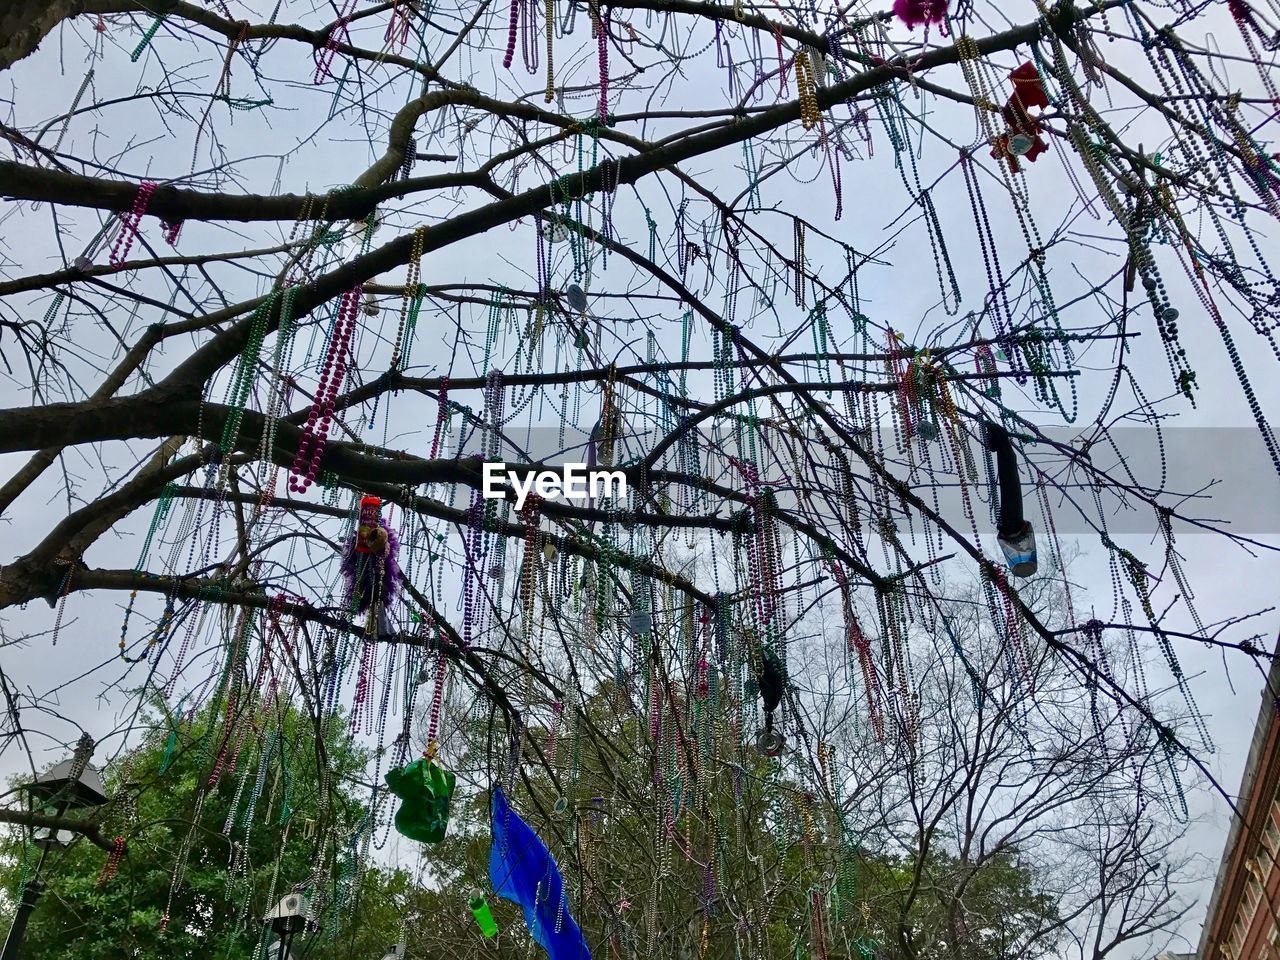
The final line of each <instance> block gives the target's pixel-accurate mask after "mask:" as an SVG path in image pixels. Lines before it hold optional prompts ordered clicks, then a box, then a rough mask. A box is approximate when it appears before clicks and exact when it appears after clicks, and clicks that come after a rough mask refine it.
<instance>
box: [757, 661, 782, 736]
mask: <svg viewBox="0 0 1280 960" xmlns="http://www.w3.org/2000/svg"><path fill="white" fill-rule="evenodd" d="M756 683H757V684H758V685H759V688H760V700H761V702H762V703H763V704H764V729H763V730H761V731H760V734H759V736H757V737H756V749H757V750H759V751H760V752H761V753H763V754H764V755H765V756H766V757H776V756H777V755H778V754H780V753H782V748H783V747H784V746H786V740H785V739H784V738H783V736H782V734H781V733H779V732H778V731H776V730H774V729H773V714H774V711H775V710H777V709H778V706H779V704H781V703H782V695H783V693H784V692H785V690H786V681H785V680H784V679H783V675H782V664H780V663H779V662H778V658H777V657H776V656H775V655H774V653H773V651H772V650H763V651H761V654H760V674H759V676H757V677H756Z"/></svg>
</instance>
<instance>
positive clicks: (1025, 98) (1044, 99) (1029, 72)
mask: <svg viewBox="0 0 1280 960" xmlns="http://www.w3.org/2000/svg"><path fill="white" fill-rule="evenodd" d="M1009 79H1010V80H1012V81H1013V100H1017V101H1018V102H1019V103H1020V104H1021V105H1022V110H1023V112H1024V113H1025V112H1026V109H1027V108H1028V107H1039V108H1040V109H1041V110H1043V109H1045V108H1046V107H1048V106H1049V98H1048V96H1046V95H1045V92H1044V81H1042V80H1041V79H1040V71H1039V70H1037V69H1036V65H1035V64H1034V63H1032V62H1031V61H1030V60H1028V61H1027V62H1026V63H1024V64H1023V65H1022V66H1020V67H1018V69H1016V70H1013V71H1010V73H1009ZM1013 100H1010V101H1009V102H1010V103H1012V102H1013Z"/></svg>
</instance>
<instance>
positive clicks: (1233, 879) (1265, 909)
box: [1195, 641, 1280, 960]
mask: <svg viewBox="0 0 1280 960" xmlns="http://www.w3.org/2000/svg"><path fill="white" fill-rule="evenodd" d="M1276 653H1277V654H1278V655H1277V656H1276V657H1275V658H1273V660H1272V663H1271V670H1270V673H1269V675H1268V677H1267V686H1266V689H1264V690H1263V691H1262V703H1261V704H1260V706H1259V708H1258V720H1257V723H1256V724H1255V726H1254V730H1253V742H1252V743H1251V744H1250V746H1249V758H1248V760H1247V762H1246V763H1245V769H1244V779H1243V780H1242V781H1241V784H1240V790H1239V792H1238V794H1237V798H1236V806H1237V807H1238V808H1239V810H1240V813H1241V815H1242V819H1241V818H1233V819H1232V823H1231V830H1230V832H1229V833H1228V834H1227V843H1226V847H1225V848H1224V850H1223V853H1222V864H1221V866H1220V867H1219V868H1218V879H1217V883H1216V884H1215V885H1214V888H1213V896H1212V897H1211V898H1210V900H1209V911H1208V913H1207V915H1206V917H1205V923H1204V930H1203V931H1202V932H1201V935H1200V948H1199V950H1198V951H1197V952H1196V955H1195V956H1196V957H1197V958H1199V960H1280V867H1278V866H1277V860H1278V859H1280V720H1278V719H1277V717H1276V704H1277V702H1278V701H1277V697H1280V641H1278V642H1277V647H1276Z"/></svg>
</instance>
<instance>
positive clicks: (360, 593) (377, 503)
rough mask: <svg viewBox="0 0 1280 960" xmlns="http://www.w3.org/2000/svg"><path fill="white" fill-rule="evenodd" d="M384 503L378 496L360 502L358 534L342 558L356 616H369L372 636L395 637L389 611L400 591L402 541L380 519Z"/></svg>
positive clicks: (368, 627)
mask: <svg viewBox="0 0 1280 960" xmlns="http://www.w3.org/2000/svg"><path fill="white" fill-rule="evenodd" d="M381 510H382V501H381V500H380V499H379V498H377V497H363V498H361V500H360V515H359V520H358V521H357V524H356V533H355V537H354V538H353V540H352V542H351V543H350V544H349V545H348V546H347V549H346V551H345V553H344V554H343V557H342V575H343V576H344V577H345V578H346V580H347V585H348V587H349V588H350V591H351V601H352V604H353V605H354V608H355V612H356V613H365V612H366V611H367V612H368V614H369V618H368V621H367V630H368V633H369V634H370V635H373V634H375V633H376V634H377V636H379V637H389V636H393V635H394V634H395V630H394V628H393V627H392V625H391V618H390V617H389V616H388V613H387V611H388V609H389V608H390V606H391V604H392V603H394V602H395V599H396V596H397V595H398V594H399V592H400V565H399V563H398V562H397V560H396V558H397V556H398V554H399V551H400V540H399V538H398V537H397V536H396V534H395V531H394V530H392V529H391V528H390V527H389V526H388V525H387V522H386V521H385V520H383V519H382V518H381V516H380V514H381Z"/></svg>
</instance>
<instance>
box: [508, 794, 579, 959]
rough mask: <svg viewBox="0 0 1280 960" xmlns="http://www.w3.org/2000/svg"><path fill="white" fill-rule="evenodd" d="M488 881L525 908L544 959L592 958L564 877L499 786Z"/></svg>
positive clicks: (526, 919) (526, 920)
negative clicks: (573, 913) (567, 896)
mask: <svg viewBox="0 0 1280 960" xmlns="http://www.w3.org/2000/svg"><path fill="white" fill-rule="evenodd" d="M489 882H490V883H492V884H493V892H494V893H496V894H497V895H498V896H500V897H502V899H504V900H510V901H512V902H513V903H518V904H520V906H521V907H523V908H524V922H525V926H527V927H528V928H529V933H530V934H532V936H533V939H534V940H536V941H538V943H540V944H541V945H542V946H543V947H544V948H545V949H546V951H547V957H548V958H549V960H591V951H589V950H588V949H587V943H586V941H585V940H584V939H583V938H582V931H581V930H580V929H578V924H577V922H576V921H575V920H574V919H573V917H571V916H570V915H569V904H568V902H567V901H566V899H565V895H564V881H563V880H561V879H560V870H559V868H558V867H557V866H556V862H555V860H554V859H552V857H551V854H550V852H548V850H547V848H546V846H545V845H543V843H542V841H541V840H539V839H538V835H537V834H536V833H534V832H533V831H532V830H531V829H529V825H528V824H527V823H525V822H524V821H523V820H521V819H520V815H519V814H518V813H516V812H515V811H514V810H512V809H511V805H510V804H509V803H508V802H507V795H506V794H505V793H503V792H502V788H501V787H494V788H493V847H492V848H491V849H490V850H489ZM562 911H563V916H562V915H561V912H562Z"/></svg>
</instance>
